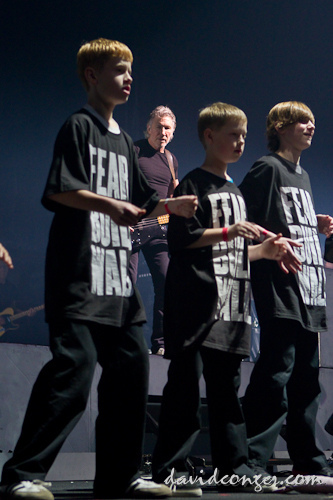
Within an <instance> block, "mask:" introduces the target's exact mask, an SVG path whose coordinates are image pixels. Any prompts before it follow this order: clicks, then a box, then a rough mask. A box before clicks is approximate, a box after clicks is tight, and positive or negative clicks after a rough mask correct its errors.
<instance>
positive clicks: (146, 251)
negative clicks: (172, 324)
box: [129, 226, 169, 353]
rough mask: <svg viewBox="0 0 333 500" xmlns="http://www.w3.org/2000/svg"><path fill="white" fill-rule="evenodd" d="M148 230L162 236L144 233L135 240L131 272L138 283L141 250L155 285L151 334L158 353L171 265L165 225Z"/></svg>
mask: <svg viewBox="0 0 333 500" xmlns="http://www.w3.org/2000/svg"><path fill="white" fill-rule="evenodd" d="M147 231H149V232H152V231H158V232H159V233H160V236H161V237H159V238H157V237H151V238H148V237H147V238H145V236H144V235H140V236H141V239H140V240H137V241H133V243H132V256H131V259H130V266H129V272H130V276H131V278H132V280H133V283H136V281H137V275H138V263H139V252H140V250H141V251H142V253H143V255H144V258H145V260H146V262H147V265H148V267H149V270H150V273H151V276H152V280H153V286H154V309H153V331H152V335H151V344H152V352H153V353H156V352H157V351H158V349H159V348H160V347H164V335H163V311H164V286H165V277H166V273H167V270H168V265H169V251H168V243H167V239H166V232H163V227H162V228H161V227H159V226H157V227H155V228H154V229H152V228H150V229H144V230H143V231H141V232H142V233H144V232H147ZM153 234H154V233H153V232H152V235H153ZM163 235H164V236H163Z"/></svg>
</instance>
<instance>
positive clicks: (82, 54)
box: [76, 38, 133, 90]
mask: <svg viewBox="0 0 333 500" xmlns="http://www.w3.org/2000/svg"><path fill="white" fill-rule="evenodd" d="M117 57H119V58H121V59H124V60H125V61H129V62H130V63H132V62H133V54H132V52H131V50H130V49H129V48H128V47H127V45H125V44H124V43H122V42H118V41H117V40H107V39H106V38H97V39H96V40H92V41H91V42H86V43H84V44H83V45H81V47H80V49H79V51H78V53H77V58H76V61H77V72H78V75H79V78H80V80H81V82H82V84H83V86H84V88H85V89H86V90H89V85H88V82H87V80H86V77H85V70H86V68H88V67H91V68H94V69H96V70H99V71H100V70H101V69H103V66H104V64H105V63H106V62H107V61H108V60H109V59H110V58H117Z"/></svg>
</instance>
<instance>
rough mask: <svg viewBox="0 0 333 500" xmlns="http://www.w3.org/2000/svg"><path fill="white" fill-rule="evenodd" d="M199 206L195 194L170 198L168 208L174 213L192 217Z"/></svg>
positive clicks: (187, 217) (188, 217)
mask: <svg viewBox="0 0 333 500" xmlns="http://www.w3.org/2000/svg"><path fill="white" fill-rule="evenodd" d="M197 208H198V198H197V196H194V195H184V196H178V197H177V198H170V199H168V209H169V211H170V212H171V213H172V214H175V215H179V216H180V217H185V218H186V219H190V218H191V217H193V215H194V214H195V212H196V210H197Z"/></svg>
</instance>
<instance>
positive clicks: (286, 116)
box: [266, 101, 315, 153]
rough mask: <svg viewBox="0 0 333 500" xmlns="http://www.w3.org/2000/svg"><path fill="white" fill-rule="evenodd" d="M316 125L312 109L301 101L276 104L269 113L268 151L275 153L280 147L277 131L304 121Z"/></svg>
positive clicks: (267, 123)
mask: <svg viewBox="0 0 333 500" xmlns="http://www.w3.org/2000/svg"><path fill="white" fill-rule="evenodd" d="M304 120H305V121H306V122H308V121H311V122H312V123H315V117H314V115H313V113H312V111H311V109H310V108H309V107H308V106H307V105H306V104H304V103H303V102H299V101H286V102H280V103H279V104H276V105H275V106H274V107H273V108H272V109H271V110H270V112H269V113H268V116H267V120H266V135H267V141H268V144H267V145H268V149H269V150H270V151H272V152H273V153H274V152H275V151H277V150H278V149H279V147H280V137H279V133H278V131H277V130H276V129H279V130H282V129H283V128H285V127H287V126H288V125H292V124H293V123H297V122H302V121H304Z"/></svg>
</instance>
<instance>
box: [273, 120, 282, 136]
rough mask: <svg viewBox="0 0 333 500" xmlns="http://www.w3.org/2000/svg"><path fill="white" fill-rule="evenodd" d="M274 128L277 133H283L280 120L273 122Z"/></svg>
mask: <svg viewBox="0 0 333 500" xmlns="http://www.w3.org/2000/svg"><path fill="white" fill-rule="evenodd" d="M274 128H275V130H276V131H277V133H278V134H283V133H284V127H282V125H281V122H275V125H274Z"/></svg>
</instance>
